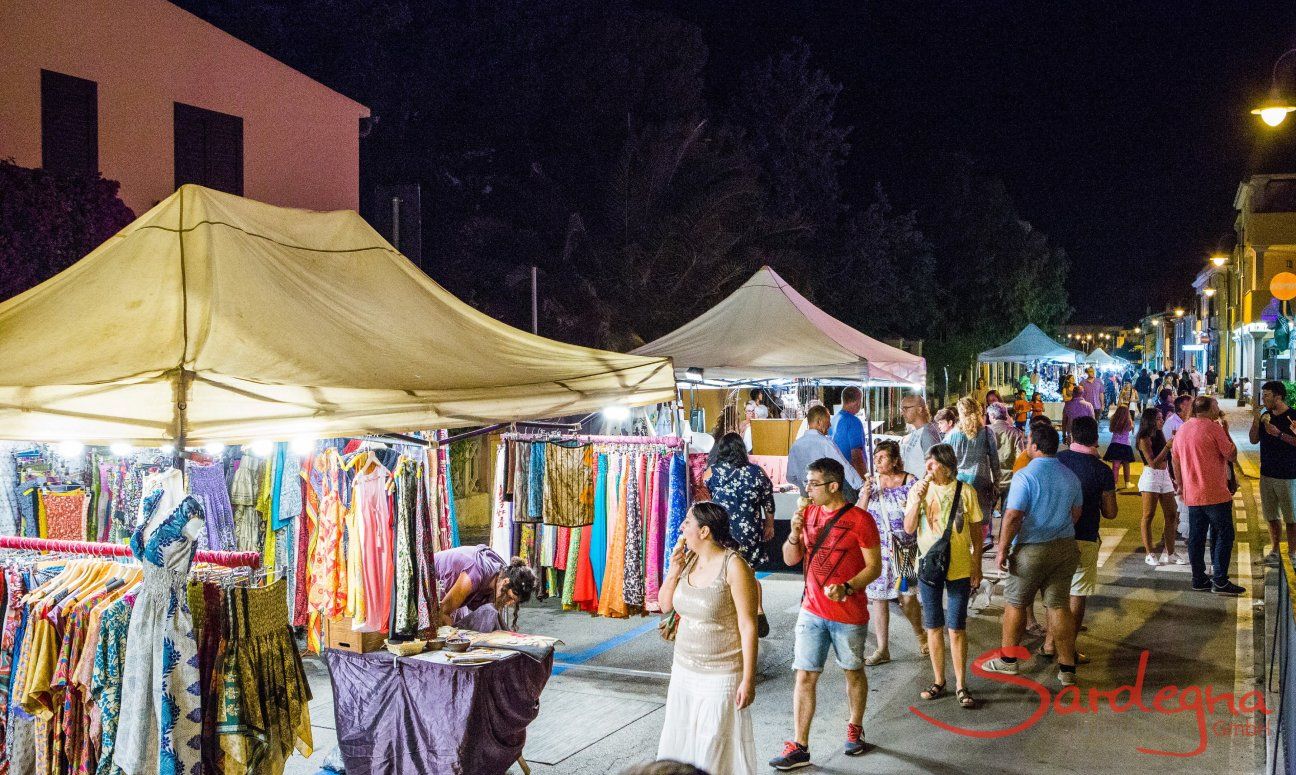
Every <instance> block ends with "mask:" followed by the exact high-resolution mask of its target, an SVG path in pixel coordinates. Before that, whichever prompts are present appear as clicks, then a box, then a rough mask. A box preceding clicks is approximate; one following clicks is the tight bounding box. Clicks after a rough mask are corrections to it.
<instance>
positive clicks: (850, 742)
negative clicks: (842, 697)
mask: <svg viewBox="0 0 1296 775" xmlns="http://www.w3.org/2000/svg"><path fill="white" fill-rule="evenodd" d="M867 750H868V746H867V745H865V744H864V727H861V726H857V725H855V724H851V723H847V724H846V744H845V745H843V746H842V752H843V753H845V754H846V755H847V756H859V755H860V754H862V753H864V752H865V751H867ZM808 757H809V754H807V759H808Z"/></svg>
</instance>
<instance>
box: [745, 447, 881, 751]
mask: <svg viewBox="0 0 1296 775" xmlns="http://www.w3.org/2000/svg"><path fill="white" fill-rule="evenodd" d="M845 479H846V471H845V469H844V468H842V464H841V463H840V462H838V461H836V460H833V459H831V458H821V459H819V460H816V461H814V462H813V463H811V464H810V465H809V466H808V467H807V468H806V476H805V488H806V495H807V497H808V499H809V500H810V502H811V504H812V505H809V506H805V507H804V508H802V509H801V510H799V511H798V512H797V515H796V516H795V517H794V518H793V519H792V532H791V534H790V535H788V539H787V542H786V543H784V544H783V561H784V562H786V563H787V564H788V565H792V566H795V565H797V564H799V563H800V562H801V561H802V560H803V559H804V560H805V561H806V563H805V578H806V589H805V596H804V597H803V598H802V601H801V613H800V614H799V615H798V616H797V624H796V642H795V646H794V649H793V655H794V658H793V660H792V668H793V669H794V670H796V694H795V697H794V700H793V704H792V714H793V717H794V718H795V722H796V738H795V739H794V740H790V741H788V742H787V743H786V744H785V746H784V748H783V753H782V754H781V755H780V756H776V757H774V758H773V759H771V760H770V766H771V767H773V768H774V769H776V770H793V769H797V768H798V767H805V766H807V765H809V764H810V750H809V743H810V722H811V721H812V720H813V719H814V707H815V687H816V685H817V684H818V682H819V674H820V673H822V672H823V669H824V664H825V663H826V662H827V661H828V648H829V647H830V646H831V647H832V650H833V653H834V654H835V655H836V657H837V664H838V665H841V668H842V669H843V670H845V671H846V686H847V695H848V698H849V700H850V721H849V722H848V723H847V725H846V745H845V749H844V750H845V753H846V755H847V756H858V755H860V754H862V753H864V751H865V750H866V746H865V745H864V729H863V724H864V705H865V703H866V702H867V700H868V679H867V678H865V676H864V639H865V636H867V634H868V619H869V615H868V598H867V596H866V595H865V594H864V588H865V587H866V586H868V584H869V582H871V581H873V580H874V579H876V578H877V577H878V576H879V575H880V574H881V572H882V553H881V548H880V544H879V542H878V532H877V524H876V523H875V522H874V521H873V517H871V516H869V513H868V512H867V511H864V510H863V509H861V508H859V507H858V506H855V505H853V504H850V503H847V502H846V499H845V498H844V497H843V496H842V483H843V482H844V480H845ZM803 503H804V501H803Z"/></svg>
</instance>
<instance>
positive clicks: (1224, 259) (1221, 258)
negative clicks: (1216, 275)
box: [1210, 255, 1229, 268]
mask: <svg viewBox="0 0 1296 775" xmlns="http://www.w3.org/2000/svg"><path fill="white" fill-rule="evenodd" d="M1228 259H1229V257H1228V256H1225V255H1214V256H1211V258H1210V262H1211V263H1212V264H1214V265H1215V266H1216V267H1219V268H1223V266H1224V265H1225V264H1227V263H1228Z"/></svg>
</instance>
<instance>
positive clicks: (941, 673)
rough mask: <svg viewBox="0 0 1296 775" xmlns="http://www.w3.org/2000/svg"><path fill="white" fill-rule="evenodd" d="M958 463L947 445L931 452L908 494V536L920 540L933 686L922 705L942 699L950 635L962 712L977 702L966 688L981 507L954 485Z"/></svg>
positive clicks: (962, 486)
mask: <svg viewBox="0 0 1296 775" xmlns="http://www.w3.org/2000/svg"><path fill="white" fill-rule="evenodd" d="M956 469H957V458H955V456H954V450H953V449H952V448H951V447H950V446H949V445H948V444H937V445H936V446H934V447H932V448H931V449H930V450H929V451H928V452H927V473H926V475H925V476H923V478H922V479H921V480H919V482H918V483H917V484H916V485H914V487H913V489H912V490H910V491H909V502H908V503H907V504H906V506H905V530H906V531H908V532H911V533H917V535H918V557H919V565H918V598H919V600H921V601H922V619H923V627H924V628H926V630H927V645H928V648H929V650H930V653H931V663H932V674H933V675H932V677H933V681H932V684H931V685H930V686H928V687H927V689H926V690H924V691H923V692H922V695H921V696H922V698H923V699H924V700H935V699H939V698H941V697H944V696H945V695H946V694H947V692H946V691H945V684H946V679H945V637H944V633H943V632H942V630H944V629H948V630H949V641H950V651H952V652H953V654H952V656H953V661H954V681H955V689H956V694H957V696H958V701H959V706H960V707H963V708H965V709H972V708H975V707H977V706H978V704H979V703H978V702H977V701H976V699H975V698H974V697H973V696H972V694H971V692H969V691H968V688H967V610H968V601H969V600H970V599H971V597H972V590H973V589H976V588H977V587H979V586H980V585H981V542H980V540H979V538H980V530H979V528H978V525H979V523H980V522H981V504H980V499H979V498H978V497H977V496H976V493H975V492H973V491H972V488H971V487H968V486H967V485H966V484H965V483H963V482H961V481H959V480H957V479H955V477H954V472H955V470H956Z"/></svg>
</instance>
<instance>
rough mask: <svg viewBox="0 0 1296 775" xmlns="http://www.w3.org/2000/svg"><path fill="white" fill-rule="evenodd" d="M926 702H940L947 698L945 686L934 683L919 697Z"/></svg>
mask: <svg viewBox="0 0 1296 775" xmlns="http://www.w3.org/2000/svg"><path fill="white" fill-rule="evenodd" d="M919 696H920V697H922V698H923V699H924V700H939V699H940V698H941V697H944V696H945V684H937V683H934V684H932V685H931V686H928V687H927V689H926V690H925V691H923V693H922V694H920V695H919Z"/></svg>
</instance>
